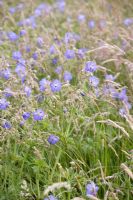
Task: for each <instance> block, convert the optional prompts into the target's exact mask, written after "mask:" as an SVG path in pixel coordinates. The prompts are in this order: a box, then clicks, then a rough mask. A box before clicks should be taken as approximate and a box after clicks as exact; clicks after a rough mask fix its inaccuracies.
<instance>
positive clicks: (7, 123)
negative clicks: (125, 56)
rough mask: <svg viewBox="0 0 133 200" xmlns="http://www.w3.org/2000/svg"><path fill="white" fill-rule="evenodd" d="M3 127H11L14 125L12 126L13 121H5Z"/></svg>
mask: <svg viewBox="0 0 133 200" xmlns="http://www.w3.org/2000/svg"><path fill="white" fill-rule="evenodd" d="M2 127H3V128H5V129H10V128H11V127H12V126H11V123H10V122H9V121H5V122H4V123H3V124H2Z"/></svg>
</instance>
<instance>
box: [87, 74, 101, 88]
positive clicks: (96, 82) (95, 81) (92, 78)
mask: <svg viewBox="0 0 133 200" xmlns="http://www.w3.org/2000/svg"><path fill="white" fill-rule="evenodd" d="M89 82H90V84H91V86H93V87H97V86H98V85H99V78H97V77H96V76H90V77H89Z"/></svg>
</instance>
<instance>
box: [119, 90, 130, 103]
mask: <svg viewBox="0 0 133 200" xmlns="http://www.w3.org/2000/svg"><path fill="white" fill-rule="evenodd" d="M126 92H127V90H126V88H123V89H122V90H121V92H120V93H119V95H118V99H119V100H121V101H127V100H128V97H127V94H126Z"/></svg>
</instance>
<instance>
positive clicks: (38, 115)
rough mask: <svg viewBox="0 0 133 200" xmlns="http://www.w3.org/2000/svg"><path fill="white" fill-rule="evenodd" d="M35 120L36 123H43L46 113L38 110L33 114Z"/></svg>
mask: <svg viewBox="0 0 133 200" xmlns="http://www.w3.org/2000/svg"><path fill="white" fill-rule="evenodd" d="M33 118H34V120H35V121H41V120H43V118H44V111H43V110H42V109H38V110H36V111H35V112H33Z"/></svg>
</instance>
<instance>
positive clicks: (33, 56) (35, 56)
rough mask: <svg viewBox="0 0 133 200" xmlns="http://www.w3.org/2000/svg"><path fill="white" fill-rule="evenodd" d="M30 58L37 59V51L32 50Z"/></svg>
mask: <svg viewBox="0 0 133 200" xmlns="http://www.w3.org/2000/svg"><path fill="white" fill-rule="evenodd" d="M32 58H33V59H34V60H37V59H38V53H37V52H34V53H33V54H32Z"/></svg>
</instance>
